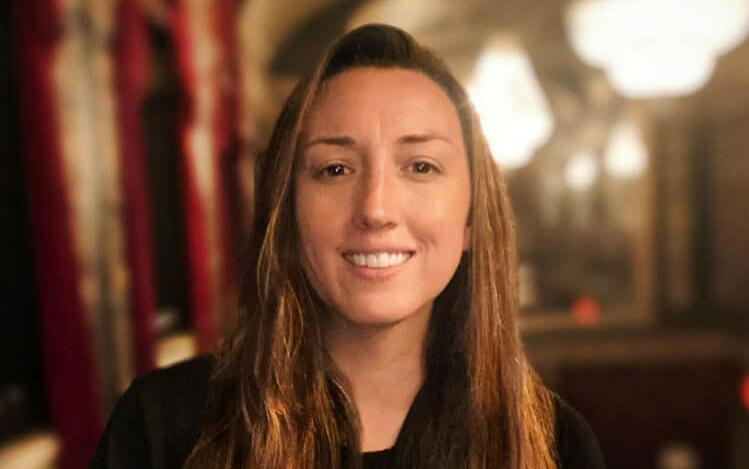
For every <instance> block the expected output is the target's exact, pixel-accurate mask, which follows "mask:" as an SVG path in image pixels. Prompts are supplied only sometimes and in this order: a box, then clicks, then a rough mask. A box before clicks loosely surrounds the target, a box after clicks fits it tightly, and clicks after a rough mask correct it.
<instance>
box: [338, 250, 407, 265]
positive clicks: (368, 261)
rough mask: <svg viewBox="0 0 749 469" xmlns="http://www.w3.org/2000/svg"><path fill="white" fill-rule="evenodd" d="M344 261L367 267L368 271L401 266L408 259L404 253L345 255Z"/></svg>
mask: <svg viewBox="0 0 749 469" xmlns="http://www.w3.org/2000/svg"><path fill="white" fill-rule="evenodd" d="M345 257H346V259H347V260H348V261H349V262H351V263H353V264H354V265H357V266H359V267H368V268H370V269H383V268H385V267H393V266H396V265H400V264H403V263H404V262H406V261H407V260H408V259H409V258H410V257H411V254H410V253H406V252H392V253H388V252H380V253H377V254H346V256H345Z"/></svg>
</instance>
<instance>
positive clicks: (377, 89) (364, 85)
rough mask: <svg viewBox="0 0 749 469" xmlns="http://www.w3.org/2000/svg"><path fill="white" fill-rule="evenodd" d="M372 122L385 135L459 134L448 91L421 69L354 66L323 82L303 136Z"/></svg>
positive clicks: (367, 125)
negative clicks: (418, 133) (413, 133)
mask: <svg viewBox="0 0 749 469" xmlns="http://www.w3.org/2000/svg"><path fill="white" fill-rule="evenodd" d="M372 125H379V127H380V130H381V131H383V132H385V133H398V132H402V133H409V132H426V131H431V132H443V133H447V134H450V136H452V137H456V136H457V137H460V120H459V118H458V113H457V111H456V109H455V106H454V105H453V103H452V101H451V100H450V98H449V97H448V95H447V93H446V92H445V91H444V90H443V89H442V88H441V87H440V86H439V85H438V84H437V83H436V82H434V81H433V80H432V79H431V78H429V77H428V76H427V75H425V74H424V73H422V72H419V71H414V70H407V69H398V68H395V69H390V68H386V69H383V68H354V69H350V70H347V71H345V72H343V73H341V74H339V75H336V76H334V77H333V78H330V79H329V80H327V81H326V82H325V84H324V86H323V89H322V91H321V92H320V94H319V95H318V96H317V98H316V99H315V102H314V104H313V106H312V109H311V110H310V113H309V115H308V117H307V119H306V121H305V134H307V135H310V134H315V133H318V132H351V131H354V132H356V131H368V130H371V128H370V127H371V126H372ZM455 132H457V135H454V134H455ZM456 143H458V142H456Z"/></svg>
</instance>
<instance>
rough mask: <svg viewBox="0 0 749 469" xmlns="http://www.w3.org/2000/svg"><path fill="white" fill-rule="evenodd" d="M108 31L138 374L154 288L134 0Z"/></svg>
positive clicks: (141, 45) (139, 31)
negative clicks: (111, 33) (111, 42)
mask: <svg viewBox="0 0 749 469" xmlns="http://www.w3.org/2000/svg"><path fill="white" fill-rule="evenodd" d="M117 8H118V11H117V15H116V17H117V18H118V20H117V22H118V24H117V29H116V32H115V36H114V47H113V49H114V57H115V68H116V74H117V76H116V89H117V93H116V95H117V118H118V124H119V125H118V130H119V133H118V140H119V153H120V158H119V162H120V171H121V174H122V177H121V179H122V183H121V184H122V187H123V188H124V191H123V193H124V198H125V200H124V204H125V213H124V217H125V229H126V235H127V236H126V238H127V253H128V255H127V257H128V262H129V266H130V268H129V278H130V298H129V300H130V304H131V311H132V324H133V341H134V342H133V343H134V344H135V347H134V348H135V364H136V368H137V370H138V372H139V373H143V372H145V371H148V370H150V369H151V368H153V366H154V360H155V356H154V355H155V350H154V349H155V330H154V329H155V326H154V312H155V310H156V292H155V279H154V273H155V272H154V265H153V264H154V261H153V259H154V257H153V246H152V239H151V223H150V217H149V215H150V214H149V206H148V201H149V194H148V190H147V189H148V186H147V184H146V178H145V175H146V170H145V160H144V157H145V151H144V147H143V136H142V125H143V122H142V118H141V104H142V102H143V97H144V94H145V89H146V85H147V79H148V76H147V73H148V70H147V67H148V61H149V57H148V52H149V51H148V36H147V31H146V28H145V18H144V15H143V12H142V11H141V8H140V2H138V1H135V0H124V1H121V2H120V3H119V5H118V7H117Z"/></svg>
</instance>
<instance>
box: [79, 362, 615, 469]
mask: <svg viewBox="0 0 749 469" xmlns="http://www.w3.org/2000/svg"><path fill="white" fill-rule="evenodd" d="M211 363H212V361H211V359H210V358H209V357H207V356H204V357H200V358H197V359H193V360H189V361H186V362H183V363H180V364H177V365H175V366H172V367H170V368H165V369H161V370H157V371H154V372H152V373H149V374H148V375H146V376H144V377H142V378H137V379H135V381H133V383H132V384H131V386H130V388H129V389H128V390H127V391H126V392H125V394H124V395H123V396H122V397H121V398H120V400H119V402H118V403H117V405H116V406H115V409H114V411H113V412H112V415H111V417H110V419H109V423H108V424H107V428H106V429H105V431H104V435H103V436H102V438H101V441H100V442H99V447H98V448H97V449H96V453H95V454H94V457H93V459H92V461H91V464H90V466H89V468H90V469H124V468H139V469H143V468H158V469H166V468H179V467H180V466H181V465H182V463H183V462H184V460H185V459H186V458H187V456H188V455H189V454H190V451H191V450H192V447H193V445H194V444H195V442H196V441H197V438H198V436H199V434H200V419H201V411H202V408H203V404H204V401H205V397H206V389H207V383H208V377H209V375H210V372H211ZM422 394H423V393H421V392H420V393H419V394H418V395H417V396H416V399H415V401H414V402H416V401H418V400H419V399H420V397H421V395H422ZM413 408H414V406H413V405H412V406H411V410H410V411H409V413H408V415H407V416H406V422H404V425H403V427H404V428H407V427H408V425H406V423H408V420H409V419H410V418H412V415H411V414H412V410H413ZM555 411H556V425H555V438H556V446H557V448H556V449H557V454H558V456H559V463H560V468H561V469H599V468H605V464H604V461H603V456H602V455H601V450H600V448H599V446H598V441H597V440H596V437H595V435H594V434H593V431H592V430H591V428H590V426H589V425H588V423H587V422H586V421H585V419H583V417H582V416H581V415H580V414H579V413H578V412H577V411H575V410H574V409H573V408H572V407H570V406H569V405H568V404H566V403H565V402H564V401H562V400H561V399H559V398H556V399H555ZM399 439H400V438H399ZM396 444H397V443H396ZM391 453H392V451H391V450H383V451H375V452H371V453H364V455H363V460H364V468H365V469H376V468H387V467H391V466H390V464H388V461H389V458H390V456H391Z"/></svg>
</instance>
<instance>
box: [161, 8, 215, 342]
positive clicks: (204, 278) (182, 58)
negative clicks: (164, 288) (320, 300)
mask: <svg viewBox="0 0 749 469" xmlns="http://www.w3.org/2000/svg"><path fill="white" fill-rule="evenodd" d="M172 14H173V16H172V35H173V36H172V37H173V39H174V46H175V52H176V58H177V69H178V73H179V77H180V81H181V85H182V102H181V106H182V109H181V116H180V121H181V122H180V142H181V147H182V162H183V164H182V174H183V176H184V179H183V181H182V182H183V184H182V188H183V200H184V204H185V224H186V235H187V255H188V263H189V269H190V272H189V276H188V278H189V287H188V288H189V294H190V307H191V308H192V311H191V317H192V321H193V326H194V329H195V334H196V339H197V345H198V348H199V349H200V350H211V349H213V348H214V347H215V346H216V344H217V343H218V331H217V328H216V316H215V314H216V312H215V311H214V304H215V298H214V294H215V292H214V291H213V279H212V276H211V271H210V266H209V256H210V249H211V247H210V245H209V244H208V243H209V240H208V233H207V232H206V221H207V220H206V213H207V211H208V209H209V207H206V206H205V203H206V201H205V200H204V199H202V198H201V194H200V190H199V187H198V183H197V175H196V174H195V170H196V168H195V167H194V166H193V164H192V158H191V151H192V149H191V147H190V143H189V137H190V135H191V131H192V128H193V126H194V125H195V123H194V118H195V113H194V107H195V104H194V100H195V93H196V90H195V77H194V74H193V63H192V55H191V54H192V44H191V42H192V38H191V36H190V31H189V29H188V25H189V22H188V18H187V15H188V14H189V12H188V7H187V5H186V2H185V1H184V0H175V1H174V2H173V4H172Z"/></svg>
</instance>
